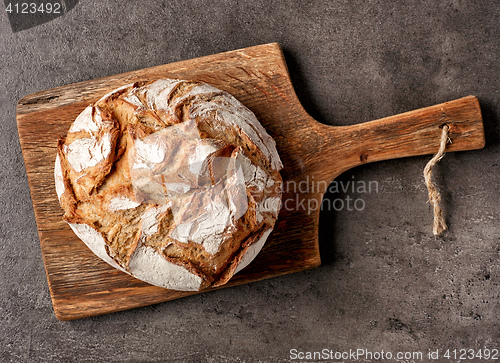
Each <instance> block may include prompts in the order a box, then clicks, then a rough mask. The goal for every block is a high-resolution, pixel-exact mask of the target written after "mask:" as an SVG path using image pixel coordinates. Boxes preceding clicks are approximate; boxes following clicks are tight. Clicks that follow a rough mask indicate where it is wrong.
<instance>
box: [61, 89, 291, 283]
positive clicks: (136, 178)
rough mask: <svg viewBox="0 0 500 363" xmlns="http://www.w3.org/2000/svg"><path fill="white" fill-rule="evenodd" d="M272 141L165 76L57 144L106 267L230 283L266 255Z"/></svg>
mask: <svg viewBox="0 0 500 363" xmlns="http://www.w3.org/2000/svg"><path fill="white" fill-rule="evenodd" d="M281 168H282V164H281V161H280V158H279V156H278V152H277V150H276V145H275V142H274V140H273V139H272V138H271V136H269V135H268V134H267V132H266V130H265V129H264V127H263V126H262V125H261V124H260V122H259V121H258V120H257V118H256V117H255V115H254V114H253V113H252V112H251V111H250V110H249V109H248V108H246V107H245V106H244V105H243V104H241V103H240V102H239V101H238V100H236V98H234V97H233V96H231V95H229V94H228V93H226V92H224V91H221V90H219V89H217V88H215V87H213V86H211V85H208V84H204V83H199V82H191V81H183V80H175V79H162V80H157V81H154V82H150V83H145V82H143V83H135V84H129V85H125V86H123V87H120V88H118V89H116V90H114V91H112V92H110V93H108V94H106V95H105V96H103V97H102V98H101V99H100V100H99V101H97V102H96V103H95V104H93V105H90V106H88V107H87V108H85V109H84V110H83V111H82V113H81V114H80V115H79V116H78V117H77V118H76V120H75V121H74V122H73V124H72V125H71V127H70V129H69V131H68V135H67V136H66V138H64V139H62V140H60V141H59V146H58V154H57V157H56V163H55V169H54V177H55V185H56V192H57V195H58V198H59V201H60V204H61V206H62V208H63V209H64V211H65V214H64V220H65V221H66V222H68V223H69V225H70V226H71V228H72V229H73V230H74V231H75V234H76V235H77V236H78V237H79V238H80V239H81V240H82V241H83V242H85V243H86V244H87V246H88V247H89V248H90V249H91V250H92V251H93V252H94V253H95V254H96V255H97V256H99V257H100V258H101V259H103V260H104V261H106V262H108V263H109V264H111V265H112V266H114V267H116V268H118V269H120V270H122V271H125V272H127V273H129V274H131V275H132V276H135V277H136V278H138V279H141V280H143V281H146V282H148V283H150V284H153V285H157V286H161V287H165V288H168V289H175V290H186V291H193V290H194V291H196V290H200V289H203V288H206V287H208V286H220V285H222V284H224V283H226V282H227V281H228V280H229V279H230V278H231V276H232V275H233V274H234V273H237V272H238V271H240V270H241V269H243V268H244V267H246V266H247V265H248V264H249V263H250V262H251V261H252V260H253V259H254V258H255V256H256V255H257V254H258V252H259V251H260V250H261V248H262V247H263V246H264V244H265V241H266V239H267V238H268V236H269V234H270V233H271V231H272V229H273V227H274V224H275V222H276V219H277V217H278V214H279V210H280V208H281V190H280V187H281V181H282V180H281V176H280V174H279V170H280V169H281Z"/></svg>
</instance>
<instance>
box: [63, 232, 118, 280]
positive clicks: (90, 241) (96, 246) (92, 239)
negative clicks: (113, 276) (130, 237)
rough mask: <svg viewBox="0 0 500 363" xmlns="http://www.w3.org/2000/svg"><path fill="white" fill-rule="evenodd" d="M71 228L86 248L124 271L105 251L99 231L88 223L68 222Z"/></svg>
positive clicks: (104, 244) (104, 243)
mask: <svg viewBox="0 0 500 363" xmlns="http://www.w3.org/2000/svg"><path fill="white" fill-rule="evenodd" d="M69 226H70V227H71V229H72V230H73V231H74V232H75V234H76V235H77V237H78V238H80V239H81V240H82V241H83V242H85V244H86V245H87V247H88V248H90V250H91V251H92V252H93V253H94V254H95V255H96V256H97V257H99V258H101V259H102V260H104V261H106V262H107V263H109V264H110V265H111V266H113V267H114V268H117V269H119V270H121V271H124V272H126V271H125V270H124V269H123V268H122V267H121V266H120V265H118V264H117V263H116V262H115V260H113V259H112V258H111V257H110V256H109V254H108V252H107V251H106V241H105V239H104V237H103V235H102V234H101V233H99V232H98V231H96V230H95V229H94V228H92V227H91V226H89V225H88V224H83V223H69Z"/></svg>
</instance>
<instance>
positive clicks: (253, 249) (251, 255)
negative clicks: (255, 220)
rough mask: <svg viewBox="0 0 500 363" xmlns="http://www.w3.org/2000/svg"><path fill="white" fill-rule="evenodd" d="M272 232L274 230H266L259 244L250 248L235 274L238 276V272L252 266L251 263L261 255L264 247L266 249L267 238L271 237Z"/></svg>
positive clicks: (256, 243) (254, 244)
mask: <svg viewBox="0 0 500 363" xmlns="http://www.w3.org/2000/svg"><path fill="white" fill-rule="evenodd" d="M272 231H273V229H272V228H269V229H267V230H265V231H264V233H262V236H261V237H260V238H259V240H258V241H257V242H255V243H253V244H251V245H250V246H248V248H247V250H246V253H245V254H244V255H243V257H242V258H241V260H240V262H239V263H238V266H237V267H236V269H235V270H234V273H235V274H237V273H238V272H240V271H241V270H243V269H244V268H245V267H247V266H248V265H249V264H250V262H252V261H253V260H254V259H255V257H256V256H257V255H258V254H259V252H260V250H261V249H262V247H264V245H265V243H266V241H267V237H269V235H270V234H271V232H272Z"/></svg>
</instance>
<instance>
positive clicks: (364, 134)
mask: <svg viewBox="0 0 500 363" xmlns="http://www.w3.org/2000/svg"><path fill="white" fill-rule="evenodd" d="M158 78H181V79H188V80H196V81H203V82H207V83H210V84H212V85H214V86H216V87H218V88H220V89H223V90H225V91H227V92H229V93H231V94H232V95H234V96H235V97H236V98H237V99H239V100H240V101H241V102H242V103H243V104H245V105H246V106H247V107H248V108H250V109H251V110H252V111H253V112H254V113H255V114H256V115H257V117H258V118H259V119H260V120H261V122H262V124H263V125H264V127H265V128H266V129H267V131H268V132H269V133H270V134H271V136H273V138H274V139H275V140H276V143H277V147H278V152H279V154H280V156H281V158H282V161H283V164H284V169H283V170H282V176H283V179H284V189H285V193H284V195H283V202H284V203H283V208H282V210H281V212H280V215H279V218H278V222H277V224H276V227H275V230H274V232H273V233H272V234H271V236H270V238H269V240H268V242H267V244H266V245H265V247H264V248H263V250H262V251H261V253H260V254H259V255H258V256H257V258H256V259H255V260H254V262H252V263H251V264H250V265H249V266H248V267H247V268H245V269H244V270H243V271H241V272H240V273H238V274H237V275H235V276H234V277H233V279H232V280H231V281H230V282H229V283H228V284H227V285H226V286H227V287H228V286H234V285H239V284H244V283H249V282H253V281H257V280H261V279H265V278H269V277H274V276H279V275H284V274H289V273H292V272H298V271H303V270H306V269H311V268H314V267H317V266H319V265H320V262H321V260H320V254H319V246H318V221H319V208H318V206H319V203H321V201H322V197H323V194H324V192H325V188H326V186H327V185H328V183H330V182H331V181H332V180H333V179H334V178H335V177H337V176H338V175H339V174H340V173H342V172H344V171H346V170H348V169H349V168H352V167H355V166H357V165H360V164H364V163H367V162H372V161H377V160H385V159H390V158H397V157H405V156H414V155H423V154H431V153H435V152H436V151H437V149H438V145H439V139H440V134H441V128H440V127H442V125H443V124H448V125H449V126H450V138H451V139H452V142H453V143H452V144H451V145H449V147H448V148H447V151H457V150H472V149H477V148H482V147H483V146H484V131H483V124H482V119H481V112H480V108H479V104H478V101H477V99H476V98H475V97H472V96H469V97H465V98H462V99H459V100H455V101H451V102H447V103H444V104H441V105H437V106H432V107H428V108H425V109H420V110H416V111H411V112H408V113H405V114H402V115H397V116H391V117H387V118H384V119H381V120H377V121H371V122H368V123H364V124H360V125H354V126H342V127H333V126H327V125H323V124H320V123H318V122H316V121H315V120H314V119H312V118H311V117H310V116H309V115H308V114H307V113H306V112H305V111H304V109H303V108H302V106H301V104H300V102H299V101H298V99H297V96H296V95H295V92H294V90H293V87H292V84H291V81H290V77H289V75H288V71H287V67H286V64H285V60H284V57H283V53H282V51H281V48H280V47H279V45H278V44H275V43H273V44H265V45H260V46H255V47H251V48H245V49H240V50H235V51H231V52H226V53H221V54H215V55H210V56H206V57H201V58H197V59H192V60H187V61H182V62H177V63H172V64H167V65H162V66H157V67H152V68H147V69H142V70H138V71H133V72H128V73H123V74H119V75H115V76H111V77H106V78H101V79H96V80H90V81H86V82H81V83H77V84H71V85H67V86H63V87H58V88H54V89H50V90H46V91H42V92H37V93H34V94H31V95H29V96H26V97H24V98H23V99H21V100H20V101H19V102H18V105H17V124H18V131H19V138H20V141H21V146H22V151H23V156H24V160H25V166H26V171H27V174H28V181H29V185H30V189H31V197H32V200H33V207H34V210H35V216H36V221H37V225H38V231H39V237H40V244H41V250H42V255H43V260H44V264H45V269H46V273H47V279H48V282H49V288H50V293H51V296H52V303H53V306H54V311H55V314H56V316H57V318H58V319H61V320H71V319H78V318H83V317H89V316H94V315H99V314H105V313H109V312H115V311H120V310H126V309H130V308H135V307H140V306H145V305H150V304H155V303H159V302H164V301H168V300H172V299H177V298H180V297H183V296H188V295H192V294H196V293H197V292H179V291H172V290H167V289H163V288H160V287H155V286H151V285H149V284H147V283H144V282H142V281H139V280H137V279H135V278H133V277H131V276H129V275H127V274H125V273H123V272H120V271H118V270H116V269H114V268H112V267H110V266H109V265H108V264H107V263H105V262H103V261H101V260H100V259H99V258H97V257H96V256H95V255H94V254H93V253H92V252H91V251H90V250H89V249H88V248H87V247H86V245H85V244H84V243H83V242H81V241H80V240H79V239H78V238H77V237H76V236H75V234H74V233H73V232H72V230H71V229H70V228H69V226H68V225H67V224H66V223H65V222H63V220H62V215H63V213H62V209H61V208H60V206H59V203H58V201H57V196H56V192H55V189H54V176H53V167H54V161H55V157H56V146H57V140H58V138H59V137H60V136H64V135H66V133H67V130H68V128H69V126H70V125H71V123H72V122H73V121H74V119H75V118H76V116H77V115H78V114H79V113H80V112H81V111H82V110H83V109H84V108H85V107H86V106H87V105H89V104H90V103H92V102H95V101H97V100H98V99H99V98H100V97H101V96H103V95H104V94H106V93H107V92H109V91H111V90H113V89H115V88H117V87H119V86H121V85H124V84H127V83H131V82H134V81H139V80H141V81H143V80H151V81H152V80H155V79H158ZM423 202H425V200H423ZM317 203H318V204H317ZM315 208H316V209H315ZM208 290H210V289H208Z"/></svg>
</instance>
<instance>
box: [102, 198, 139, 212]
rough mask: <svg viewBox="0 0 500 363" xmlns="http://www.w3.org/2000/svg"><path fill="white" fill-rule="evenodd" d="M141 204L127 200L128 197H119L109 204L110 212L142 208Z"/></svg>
mask: <svg viewBox="0 0 500 363" xmlns="http://www.w3.org/2000/svg"><path fill="white" fill-rule="evenodd" d="M140 205H141V203H139V202H137V201H135V200H132V199H130V198H127V197H126V196H118V197H115V198H113V199H111V201H110V202H109V204H108V210H109V211H110V212H116V211H119V210H123V209H133V208H136V207H138V206H140Z"/></svg>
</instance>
